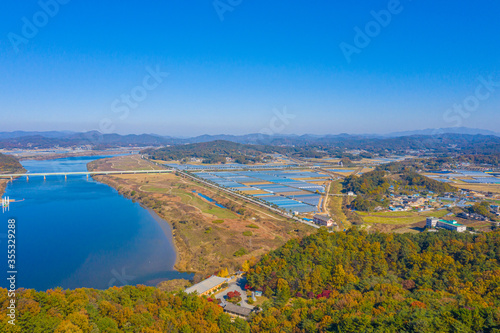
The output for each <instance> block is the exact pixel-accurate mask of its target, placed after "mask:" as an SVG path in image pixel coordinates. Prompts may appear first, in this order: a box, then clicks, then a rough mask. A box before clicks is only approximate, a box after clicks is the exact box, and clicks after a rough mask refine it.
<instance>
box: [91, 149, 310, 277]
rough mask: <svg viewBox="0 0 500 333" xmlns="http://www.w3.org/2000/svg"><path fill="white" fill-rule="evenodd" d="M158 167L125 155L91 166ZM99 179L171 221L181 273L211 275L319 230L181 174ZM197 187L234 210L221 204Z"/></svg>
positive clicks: (109, 168) (117, 168)
mask: <svg viewBox="0 0 500 333" xmlns="http://www.w3.org/2000/svg"><path fill="white" fill-rule="evenodd" d="M153 168H160V167H158V166H156V165H154V164H153V163H150V162H149V161H146V160H142V159H141V158H140V157H139V156H120V157H115V158H111V159H104V160H97V161H94V162H92V163H90V164H89V169H92V170H147V169H153ZM95 179H96V180H98V181H101V182H103V183H106V184H108V185H110V186H112V187H114V188H115V189H117V190H118V191H119V192H120V193H121V194H122V195H124V196H126V197H129V198H131V199H133V200H136V201H138V202H140V203H141V204H143V205H144V206H146V207H148V208H151V209H153V210H154V211H155V212H156V213H157V214H158V215H159V216H160V217H162V218H163V219H164V220H166V221H168V222H169V224H170V225H171V226H172V229H173V236H174V243H175V246H176V249H177V262H176V268H177V269H178V270H181V271H194V272H198V273H201V274H203V275H205V274H210V273H213V272H215V271H218V270H220V269H221V268H224V267H227V268H229V269H230V270H231V269H233V270H234V269H238V268H240V267H241V264H242V263H243V261H244V260H247V259H252V257H255V258H258V257H260V256H261V255H263V254H264V253H266V252H268V251H270V250H273V249H275V248H277V247H279V246H280V245H282V244H284V243H285V242H286V241H287V240H289V239H291V238H295V237H302V236H304V235H306V234H309V233H311V232H313V231H314V230H313V228H311V227H308V226H306V225H304V224H300V223H297V222H291V221H289V220H287V219H285V218H283V217H281V216H278V215H276V214H273V213H271V212H270V211H268V210H267V209H265V208H261V207H258V206H255V205H253V204H249V203H247V202H244V201H242V200H241V199H236V198H234V197H233V196H231V195H230V194H227V193H225V192H221V191H218V190H217V189H214V188H211V187H207V186H204V185H201V184H199V183H196V182H194V181H192V180H190V179H185V178H183V177H181V176H178V175H175V174H149V175H146V174H138V175H112V176H96V177H95ZM193 191H197V192H200V193H202V194H204V195H206V196H208V197H210V198H213V199H214V200H216V201H217V202H218V203H220V204H222V205H223V206H225V207H228V208H229V209H223V208H219V207H217V206H215V205H214V204H212V203H209V202H208V201H206V200H204V199H203V198H201V197H200V196H198V195H197V194H195V193H193ZM250 226H251V227H250ZM249 231H250V232H251V233H250V232H249Z"/></svg>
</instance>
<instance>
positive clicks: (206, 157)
mask: <svg viewBox="0 0 500 333" xmlns="http://www.w3.org/2000/svg"><path fill="white" fill-rule="evenodd" d="M144 152H145V153H147V154H149V155H150V156H152V158H154V159H157V160H164V161H183V160H184V161H188V160H189V159H190V158H201V159H203V162H204V163H226V157H228V158H231V159H233V160H234V161H235V162H237V163H242V164H250V163H256V162H261V161H262V158H263V157H264V155H265V154H272V153H274V152H275V149H274V148H272V147H269V146H260V145H246V144H241V143H234V142H230V141H222V140H218V141H212V142H203V143H193V144H187V145H178V146H172V147H165V148H161V149H156V150H153V149H150V150H145V151H144Z"/></svg>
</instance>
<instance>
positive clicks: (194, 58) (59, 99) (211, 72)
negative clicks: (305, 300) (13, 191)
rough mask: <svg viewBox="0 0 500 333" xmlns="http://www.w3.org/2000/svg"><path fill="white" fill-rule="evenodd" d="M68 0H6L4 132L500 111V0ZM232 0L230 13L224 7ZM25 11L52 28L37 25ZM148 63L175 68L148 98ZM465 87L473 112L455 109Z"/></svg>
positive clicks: (419, 119)
mask: <svg viewBox="0 0 500 333" xmlns="http://www.w3.org/2000/svg"><path fill="white" fill-rule="evenodd" d="M60 1H61V2H67V3H66V4H61V5H60V6H59V7H60V8H59V9H58V12H57V13H55V14H54V15H53V17H52V16H50V15H47V14H43V13H40V11H41V10H43V9H42V7H41V6H40V4H39V3H38V2H37V1H3V2H2V3H1V5H0V6H1V8H0V32H1V35H0V56H1V57H0V61H1V62H0V115H1V118H0V131H11V130H75V131H84V130H99V129H101V130H102V129H105V131H111V130H112V131H114V132H118V133H158V134H165V135H186V136H188V135H198V134H205V133H208V134H216V133H227V134H241V133H254V132H259V131H261V130H263V129H265V128H268V129H269V128H272V129H273V131H274V132H276V133H296V134H302V133H317V134H325V133H332V134H335V133H342V132H347V133H386V132H392V131H401V130H412V129H422V128H436V127H451V126H456V125H460V126H467V127H476V128H484V129H490V130H498V124H500V112H499V111H500V110H499V106H500V84H499V85H498V86H489V89H490V90H487V89H488V87H484V85H483V84H482V83H481V82H480V80H479V78H480V77H484V78H485V79H487V78H488V77H490V76H491V77H492V78H493V79H494V80H495V81H496V82H500V20H499V19H498V18H499V17H500V4H499V2H498V1H494V0H488V1H486V0H479V1H464V0H459V1H453V2H443V1H424V0H413V1H410V0H402V1H401V2H400V5H399V6H395V5H394V4H391V2H392V0H391V1H361V2H360V1H326V0H324V1H318V0H313V1H263V0H251V1H250V0H242V1H239V0H220V1H219V6H220V7H219V8H220V9H219V13H218V12H217V10H216V8H215V7H214V5H213V0H204V1H186V0H163V1H123V0H122V1H118V0H110V1H93V0H89V1H82V0H70V1H68V0H65V1H63V0H60ZM42 2H43V3H45V2H47V3H51V1H49V0H42ZM231 2H232V3H233V4H236V6H231V5H229V4H230V3H231ZM238 2H241V3H240V4H237V3H238ZM224 4H225V6H226V9H227V8H231V11H230V10H227V11H225V12H223V13H222V11H223V10H224V9H223V8H224V7H223V6H224ZM227 6H229V7H227ZM388 7H390V8H391V9H392V10H393V12H394V13H393V14H391V20H390V22H389V23H388V24H386V22H384V25H385V26H383V27H382V26H380V25H379V27H380V29H379V30H380V31H377V30H371V32H370V34H371V35H372V36H373V38H371V41H370V42H369V43H365V45H363V44H359V43H358V46H360V47H358V48H357V51H358V52H357V53H353V54H352V55H351V57H350V62H348V61H347V60H346V57H345V56H344V53H343V51H342V50H341V47H340V45H341V43H346V44H350V45H351V46H353V47H355V46H356V44H355V41H354V38H355V35H356V32H355V30H354V28H355V27H359V28H361V29H362V30H365V28H366V25H367V24H368V26H369V27H371V28H373V29H377V26H376V25H374V24H373V23H370V22H371V21H373V20H374V18H373V16H372V15H371V11H375V12H379V11H380V10H387V9H388ZM50 10H54V8H52V7H51V6H49V11H50ZM219 14H220V15H221V16H220V15H219ZM23 17H24V18H26V19H27V21H28V22H29V24H33V22H34V21H36V22H35V23H37V24H38V25H39V26H40V27H39V28H37V29H38V31H37V32H35V33H34V32H33V31H30V29H28V28H26V27H24V29H23V26H25V25H26V23H25V21H23ZM221 17H222V18H223V20H221ZM35 28H36V27H35ZM23 30H24V31H23ZM358 42H359V41H358ZM364 42H366V41H364ZM346 44H343V45H344V46H345V45H346ZM361 46H362V47H361ZM16 48H18V50H16ZM148 67H149V68H151V69H155V68H159V69H160V71H162V72H168V73H169V75H168V76H167V77H164V78H162V82H161V83H160V84H159V85H158V86H157V87H155V88H152V87H153V86H154V85H156V84H155V82H154V80H153V79H151V80H149V79H148V80H147V81H146V82H147V84H148V87H149V88H150V89H151V90H146V93H147V96H145V98H143V96H142V95H140V93H141V92H144V91H145V90H144V88H143V80H144V79H145V78H147V75H149V74H148V71H147V69H146V68H148ZM482 85H483V86H482ZM141 87H142V88H141ZM134 89H135V90H134ZM141 89H142V90H141ZM476 89H479V92H480V96H481V100H479V99H476V100H474V98H475V97H474V96H475V94H476ZM132 91H134V92H135V93H136V95H135V96H136V98H138V100H137V103H136V101H134V100H132V101H131V103H132V104H129V106H126V104H124V103H122V101H121V98H122V97H121V96H122V95H123V94H130V93H131V92H132ZM464 100H466V101H467V102H468V103H471V104H469V106H468V108H469V109H472V110H473V111H472V112H467V113H464V112H462V113H461V114H460V113H459V112H458V111H451V110H450V111H447V110H448V109H450V108H452V107H453V105H454V104H461V103H463V102H464ZM477 101H479V103H478V105H475V104H474V103H475V102H477ZM476 104H477V103H476ZM131 105H133V107H132V106H131ZM284 108H286V110H287V112H288V113H289V114H292V115H294V117H295V118H293V119H291V118H289V119H287V121H286V123H285V124H284V125H285V126H281V125H282V123H280V122H279V121H278V122H274V123H273V117H275V114H274V111H273V110H275V109H276V110H283V109H284ZM114 111H116V112H114ZM445 118H446V119H447V120H446V119H445ZM273 124H274V125H275V126H272V125H273Z"/></svg>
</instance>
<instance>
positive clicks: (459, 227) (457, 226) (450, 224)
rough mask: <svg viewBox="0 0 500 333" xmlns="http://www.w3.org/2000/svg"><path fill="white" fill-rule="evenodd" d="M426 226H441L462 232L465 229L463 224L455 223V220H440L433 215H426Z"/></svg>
mask: <svg viewBox="0 0 500 333" xmlns="http://www.w3.org/2000/svg"><path fill="white" fill-rule="evenodd" d="M426 226H427V228H442V229H447V230H453V231H457V232H464V231H465V230H466V229H467V228H466V227H465V226H464V225H462V224H459V223H457V221H455V220H453V221H447V220H440V219H437V218H435V217H428V218H427V223H426Z"/></svg>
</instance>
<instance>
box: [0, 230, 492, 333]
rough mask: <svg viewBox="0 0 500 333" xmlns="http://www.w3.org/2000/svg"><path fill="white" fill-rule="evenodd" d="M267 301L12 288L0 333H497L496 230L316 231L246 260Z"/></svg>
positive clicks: (150, 290)
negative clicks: (235, 308)
mask: <svg viewBox="0 0 500 333" xmlns="http://www.w3.org/2000/svg"><path fill="white" fill-rule="evenodd" d="M247 270H249V272H248V284H249V286H248V287H249V288H253V289H256V290H261V291H263V293H264V295H265V296H266V297H267V298H268V299H269V300H268V301H266V302H265V303H264V305H263V306H262V311H261V312H258V313H255V314H253V315H251V317H250V319H249V321H248V322H246V321H244V320H241V319H237V320H235V321H234V322H232V321H231V320H230V317H229V316H227V315H226V314H224V313H223V311H222V308H220V307H219V306H217V305H216V304H214V303H212V302H210V301H209V300H208V299H206V298H200V297H197V296H194V295H186V294H184V293H183V292H178V293H177V294H174V293H170V292H165V291H161V290H160V289H158V288H154V287H144V286H137V287H132V286H126V287H121V288H118V287H113V288H110V289H108V290H105V291H98V290H93V289H76V290H72V291H69V290H68V291H64V290H61V289H55V290H49V291H47V292H36V291H33V290H24V289H21V290H19V291H18V293H17V300H18V303H17V311H18V317H17V325H16V326H12V325H10V324H8V319H9V318H8V317H7V316H6V312H5V309H6V307H7V304H8V303H7V302H8V295H7V290H5V289H0V303H1V304H2V307H1V309H2V310H0V311H1V312H0V331H1V332H30V333H31V332H33V333H42V332H85V333H87V332H192V333H197V332H276V333H278V332H280V333H281V332H297V333H299V332H301V333H302V332H303V333H306V332H356V333H357V332H500V232H492V233H488V234H481V235H471V234H466V233H453V232H448V231H440V232H439V233H421V234H381V233H373V234H367V233H365V232H360V231H358V230H356V229H353V230H351V231H349V232H347V233H328V232H326V230H320V231H319V232H318V233H316V234H313V235H311V236H308V237H305V238H303V239H301V240H298V239H296V240H291V241H289V242H287V243H286V244H285V245H283V246H282V247H280V248H279V249H277V250H275V251H272V252H270V253H269V254H267V255H265V256H264V257H263V258H262V259H261V260H260V261H259V262H257V263H256V264H254V265H252V266H251V267H247Z"/></svg>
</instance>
